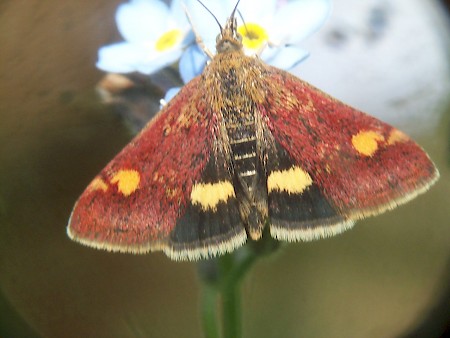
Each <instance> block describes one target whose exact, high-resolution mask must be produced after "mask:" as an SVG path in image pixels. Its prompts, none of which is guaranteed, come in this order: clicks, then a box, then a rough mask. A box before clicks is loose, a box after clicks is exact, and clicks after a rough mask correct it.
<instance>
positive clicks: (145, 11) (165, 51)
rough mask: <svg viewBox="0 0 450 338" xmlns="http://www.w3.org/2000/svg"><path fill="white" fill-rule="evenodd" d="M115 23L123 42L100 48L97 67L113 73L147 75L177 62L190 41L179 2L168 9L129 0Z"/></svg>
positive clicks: (152, 2) (156, 1) (156, 2)
mask: <svg viewBox="0 0 450 338" xmlns="http://www.w3.org/2000/svg"><path fill="white" fill-rule="evenodd" d="M116 22H117V26H118V29H119V32H120V33H121V34H122V36H123V37H124V39H125V41H124V42H120V43H116V44H112V45H109V46H105V47H102V48H100V50H99V60H98V62H97V67H98V68H100V69H102V70H105V71H108V72H113V73H129V72H135V71H136V72H140V73H144V74H151V73H153V72H155V71H157V70H159V69H161V68H163V67H165V66H168V65H170V64H172V63H173V62H175V61H176V60H178V59H179V58H180V56H181V54H182V52H183V48H184V47H185V46H186V45H187V43H188V42H189V40H192V36H191V34H189V33H190V31H191V27H190V25H189V23H188V21H187V19H186V16H185V13H184V11H183V8H182V6H181V3H180V0H173V1H172V4H171V7H170V8H169V7H168V6H167V5H166V4H165V3H163V2H162V1H159V0H130V1H129V2H128V3H125V4H122V5H120V6H119V7H118V9H117V12H116Z"/></svg>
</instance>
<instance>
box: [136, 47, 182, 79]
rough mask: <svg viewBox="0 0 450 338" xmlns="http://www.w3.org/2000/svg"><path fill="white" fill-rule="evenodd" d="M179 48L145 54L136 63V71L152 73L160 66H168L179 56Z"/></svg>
mask: <svg viewBox="0 0 450 338" xmlns="http://www.w3.org/2000/svg"><path fill="white" fill-rule="evenodd" d="M181 53H182V51H181V49H174V50H170V51H167V52H165V53H158V54H156V55H155V54H154V55H150V56H145V57H144V58H143V59H142V60H140V61H139V62H138V63H137V64H136V71H137V72H139V73H142V74H152V73H154V72H156V71H158V70H160V69H161V68H164V67H166V66H169V65H171V64H173V63H174V62H175V61H177V60H178V59H179V58H180V56H181Z"/></svg>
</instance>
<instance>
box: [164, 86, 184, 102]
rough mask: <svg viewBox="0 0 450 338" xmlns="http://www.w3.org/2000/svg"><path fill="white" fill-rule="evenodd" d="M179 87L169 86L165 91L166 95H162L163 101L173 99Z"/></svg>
mask: <svg viewBox="0 0 450 338" xmlns="http://www.w3.org/2000/svg"><path fill="white" fill-rule="evenodd" d="M180 89H181V87H174V88H170V89H169V90H168V91H167V92H166V95H164V101H165V102H166V103H167V102H169V101H170V100H172V99H173V97H174V96H175V95H177V94H178V92H179V91H180Z"/></svg>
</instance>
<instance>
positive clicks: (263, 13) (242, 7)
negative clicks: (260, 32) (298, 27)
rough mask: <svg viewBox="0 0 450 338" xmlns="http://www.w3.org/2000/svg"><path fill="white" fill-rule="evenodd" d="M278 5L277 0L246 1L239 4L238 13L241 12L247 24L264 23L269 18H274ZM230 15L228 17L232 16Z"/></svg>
mask: <svg viewBox="0 0 450 338" xmlns="http://www.w3.org/2000/svg"><path fill="white" fill-rule="evenodd" d="M276 5H277V0H260V1H249V0H246V1H241V2H240V3H239V5H238V11H239V12H241V14H242V16H243V18H244V21H245V22H252V23H262V22H264V21H265V20H266V18H267V17H269V18H272V17H273V15H274V13H275V10H276ZM232 8H233V7H232ZM232 8H231V9H232ZM230 13H231V12H230ZM230 13H228V15H230ZM237 17H238V18H239V15H237Z"/></svg>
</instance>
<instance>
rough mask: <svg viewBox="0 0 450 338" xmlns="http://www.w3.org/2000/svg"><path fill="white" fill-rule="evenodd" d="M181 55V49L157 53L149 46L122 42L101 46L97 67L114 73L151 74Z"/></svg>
mask: <svg viewBox="0 0 450 338" xmlns="http://www.w3.org/2000/svg"><path fill="white" fill-rule="evenodd" d="M180 56H181V49H175V50H171V51H168V52H165V53H155V51H154V50H153V49H151V48H149V47H147V46H144V45H139V44H132V43H127V42H122V43H117V44H114V45H110V46H106V47H102V48H100V49H99V51H98V62H97V67H98V68H99V69H101V70H104V71H107V72H112V73H130V72H140V73H143V74H151V73H154V72H155V71H157V70H159V69H161V68H163V67H165V66H168V65H170V64H172V63H174V62H175V61H176V60H178V58H179V57H180Z"/></svg>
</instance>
